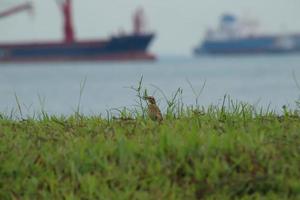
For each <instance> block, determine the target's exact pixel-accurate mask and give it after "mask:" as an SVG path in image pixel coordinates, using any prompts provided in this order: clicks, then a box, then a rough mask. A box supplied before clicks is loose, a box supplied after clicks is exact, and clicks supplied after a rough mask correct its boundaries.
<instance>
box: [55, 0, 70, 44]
mask: <svg viewBox="0 0 300 200" xmlns="http://www.w3.org/2000/svg"><path fill="white" fill-rule="evenodd" d="M56 3H57V5H58V7H59V9H60V10H61V12H62V14H63V19H64V40H65V42H66V43H73V42H75V34H74V28H73V16H72V2H71V0H56Z"/></svg>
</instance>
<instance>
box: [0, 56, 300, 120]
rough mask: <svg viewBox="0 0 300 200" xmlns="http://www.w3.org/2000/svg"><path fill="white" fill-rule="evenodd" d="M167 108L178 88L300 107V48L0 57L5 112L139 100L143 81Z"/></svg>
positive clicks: (100, 109) (206, 100) (216, 99)
mask: <svg viewBox="0 0 300 200" xmlns="http://www.w3.org/2000/svg"><path fill="white" fill-rule="evenodd" d="M141 77H143V82H142V86H143V88H144V89H145V88H146V89H147V91H148V94H149V95H154V96H155V97H156V99H157V101H158V103H159V105H160V107H161V108H162V110H164V109H165V108H166V101H165V98H168V99H170V98H171V97H172V96H173V95H174V94H175V92H176V91H177V89H178V88H180V89H182V94H180V95H179V96H178V98H180V100H182V101H183V103H184V104H185V105H195V104H196V96H198V93H200V91H201V89H202V88H203V90H202V92H201V94H200V95H199V97H198V104H199V105H200V106H204V107H207V106H209V105H221V104H222V101H223V98H224V95H227V96H230V98H231V99H232V100H234V101H243V102H247V103H250V104H252V105H254V106H255V107H256V108H260V107H264V108H269V109H274V110H276V111H280V110H281V108H282V106H283V105H286V106H288V107H291V108H296V103H295V102H296V101H297V100H298V99H299V96H300V88H298V86H297V81H298V82H299V83H300V54H294V55H268V56H263V55H259V56H217V57H211V56H206V57H198V58H195V57H175V56H174V57H172V56H170V57H160V58H159V59H158V60H157V61H154V62H75V63H74V62H63V63H18V64H16V63H6V64H3V63H1V64H0V112H1V113H6V114H8V113H10V112H12V111H15V112H20V109H19V106H20V108H21V111H22V115H32V114H34V113H39V112H40V111H42V110H43V111H45V112H47V113H48V114H56V115H69V114H73V113H74V112H75V111H76V110H77V109H78V108H79V109H80V112H81V113H83V114H85V115H99V114H105V113H106V111H107V110H111V109H112V110H113V109H122V108H123V107H127V108H134V107H135V106H136V104H137V102H136V100H137V97H136V92H135V91H134V90H133V89H131V87H137V86H138V83H139V81H140V79H141Z"/></svg>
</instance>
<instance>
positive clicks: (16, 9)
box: [0, 2, 33, 19]
mask: <svg viewBox="0 0 300 200" xmlns="http://www.w3.org/2000/svg"><path fill="white" fill-rule="evenodd" d="M32 9H33V7H32V4H31V3H30V2H26V3H24V4H21V5H18V6H14V7H12V8H10V9H8V10H5V11H2V12H0V19H1V18H4V17H9V16H11V15H13V14H15V13H19V12H22V11H32Z"/></svg>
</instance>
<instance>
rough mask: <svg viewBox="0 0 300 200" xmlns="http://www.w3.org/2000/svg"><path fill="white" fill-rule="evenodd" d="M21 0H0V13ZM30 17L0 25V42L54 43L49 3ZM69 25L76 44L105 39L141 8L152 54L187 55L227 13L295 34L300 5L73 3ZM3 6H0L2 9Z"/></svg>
mask: <svg viewBox="0 0 300 200" xmlns="http://www.w3.org/2000/svg"><path fill="white" fill-rule="evenodd" d="M22 1H23V0H0V10H4V9H5V8H8V7H9V6H10V5H14V4H15V3H16V2H22ZM32 1H33V2H34V5H35V8H36V9H35V14H34V16H29V15H27V14H24V13H22V14H18V15H15V16H12V17H10V18H5V19H1V21H0V41H16V40H46V39H47V40H50V39H53V40H58V39H60V38H62V29H61V26H62V24H61V22H62V21H61V15H60V13H59V10H58V9H57V6H56V4H55V2H54V0H32ZM73 3H74V4H73V8H74V13H73V14H74V22H75V27H76V36H77V38H79V39H89V38H105V37H109V36H110V35H111V34H113V33H115V34H116V33H118V32H119V30H121V29H123V30H126V31H129V30H131V29H132V27H131V15H132V12H133V11H134V10H135V8H137V7H138V6H143V7H144V9H145V11H146V15H147V19H148V26H149V28H150V30H153V31H155V32H156V33H157V38H156V39H155V41H154V43H153V44H152V46H151V51H152V52H154V53H156V54H164V55H166V54H167V55H172V54H184V55H189V54H190V53H191V50H192V48H193V47H194V46H195V45H196V44H198V43H199V42H200V41H201V39H202V38H203V36H204V32H205V30H206V29H207V28H208V27H214V26H216V25H217V22H218V17H219V16H220V15H221V14H222V13H224V12H226V13H228V12H230V13H234V14H237V15H239V16H244V17H248V18H249V17H250V18H255V19H257V20H259V21H260V24H261V25H262V28H263V29H264V30H266V31H269V32H297V31H298V32H300V11H299V10H300V0H74V1H73ZM1 4H2V5H1Z"/></svg>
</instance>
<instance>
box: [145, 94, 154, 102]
mask: <svg viewBox="0 0 300 200" xmlns="http://www.w3.org/2000/svg"><path fill="white" fill-rule="evenodd" d="M145 99H146V100H147V101H148V102H149V103H150V104H156V101H155V99H154V97H153V96H146V97H145Z"/></svg>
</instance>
